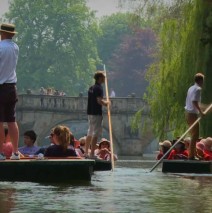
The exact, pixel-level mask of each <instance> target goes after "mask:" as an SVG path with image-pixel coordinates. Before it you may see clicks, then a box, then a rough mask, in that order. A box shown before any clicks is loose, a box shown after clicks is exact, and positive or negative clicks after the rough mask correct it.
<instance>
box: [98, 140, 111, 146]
mask: <svg viewBox="0 0 212 213" xmlns="http://www.w3.org/2000/svg"><path fill="white" fill-rule="evenodd" d="M103 142H107V143H108V146H110V141H109V140H107V139H106V138H102V139H101V141H100V142H99V147H101V144H102V143H103Z"/></svg>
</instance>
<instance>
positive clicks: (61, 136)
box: [44, 125, 77, 157]
mask: <svg viewBox="0 0 212 213" xmlns="http://www.w3.org/2000/svg"><path fill="white" fill-rule="evenodd" d="M70 135H72V133H71V131H70V130H69V128H68V127H66V126H62V125H58V126H56V127H55V128H54V130H53V136H52V139H53V143H54V145H52V146H49V147H48V148H47V149H46V151H45V153H44V156H45V157H69V156H77V154H76V152H75V150H74V149H70V148H69V145H70Z"/></svg>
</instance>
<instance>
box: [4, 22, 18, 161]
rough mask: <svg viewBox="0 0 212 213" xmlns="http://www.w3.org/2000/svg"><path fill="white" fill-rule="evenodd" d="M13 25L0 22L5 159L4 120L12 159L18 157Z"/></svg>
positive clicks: (15, 47) (15, 55) (15, 51)
mask: <svg viewBox="0 0 212 213" xmlns="http://www.w3.org/2000/svg"><path fill="white" fill-rule="evenodd" d="M16 33H17V32H15V25H12V24H2V25H1V28H0V34H1V42H0V160H4V159H5V155H4V154H3V153H2V143H3V141H4V140H5V134H4V126H3V123H4V122H6V123H7V125H8V131H9V135H10V138H11V142H12V144H13V153H12V155H11V157H10V159H12V160H18V159H20V156H19V154H18V140H19V129H18V125H17V123H16V118H15V106H16V102H17V101H18V96H17V89H16V82H17V77H16V65H17V61H18V54H19V47H18V45H17V44H16V43H14V42H13V41H12V38H13V36H14V35H15V34H16Z"/></svg>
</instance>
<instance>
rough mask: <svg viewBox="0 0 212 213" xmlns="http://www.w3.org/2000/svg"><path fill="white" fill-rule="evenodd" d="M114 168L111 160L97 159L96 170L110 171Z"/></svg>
mask: <svg viewBox="0 0 212 213" xmlns="http://www.w3.org/2000/svg"><path fill="white" fill-rule="evenodd" d="M111 169H112V164H111V161H106V160H100V159H96V160H95V164H94V168H93V170H94V171H109V170H111Z"/></svg>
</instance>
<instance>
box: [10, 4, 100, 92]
mask: <svg viewBox="0 0 212 213" xmlns="http://www.w3.org/2000/svg"><path fill="white" fill-rule="evenodd" d="M6 18H7V20H9V21H11V22H13V23H15V24H16V30H17V31H18V32H19V34H18V35H17V43H18V45H19V47H20V56H19V61H18V67H17V73H18V88H19V90H22V89H26V88H29V87H30V88H32V89H36V88H39V87H40V86H44V87H49V86H50V87H51V86H52V87H55V88H57V89H59V90H65V91H66V92H67V93H68V94H70V95H76V94H79V92H81V91H84V90H85V88H86V87H87V85H88V84H89V83H90V81H91V73H92V72H93V71H95V68H96V63H98V60H99V59H98V54H97V47H96V39H97V36H98V26H97V23H96V19H95V16H94V13H92V12H90V11H89V9H88V8H87V7H86V4H85V1H84V0H63V1H60V0H14V1H12V2H11V4H10V8H9V12H8V13H7V14H6Z"/></svg>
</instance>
